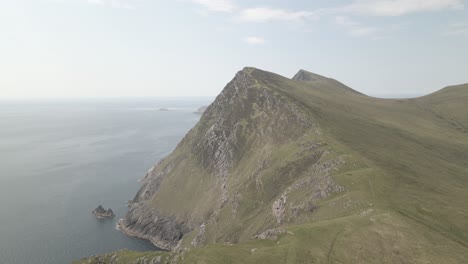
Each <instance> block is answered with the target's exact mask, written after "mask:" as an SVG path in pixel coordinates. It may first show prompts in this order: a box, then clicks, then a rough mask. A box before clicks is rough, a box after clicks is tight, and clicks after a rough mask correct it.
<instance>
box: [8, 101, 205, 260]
mask: <svg viewBox="0 0 468 264" xmlns="http://www.w3.org/2000/svg"><path fill="white" fill-rule="evenodd" d="M209 102H210V99H209V98H191V99H188V98H185V99H145V100H88V101H73V102H72V101H67V102H0V212H1V213H0V214H1V217H0V263H2V264H17V263H18V264H23V263H47V264H62V263H70V262H71V261H72V260H77V259H79V258H82V257H86V256H89V255H93V254H99V253H106V252H110V251H115V250H118V249H122V248H128V249H132V250H140V251H145V250H154V249H155V248H154V247H153V246H152V245H151V244H150V243H148V242H146V241H143V240H139V239H136V238H131V237H127V236H125V235H123V234H122V233H121V232H120V231H118V230H116V229H115V224H116V222H117V221H118V219H120V218H121V217H122V216H123V215H124V214H125V213H126V211H127V206H126V202H127V201H128V200H130V199H132V198H133V196H134V195H135V193H136V192H137V190H138V188H139V183H138V179H140V178H142V177H143V175H144V174H145V172H146V171H147V170H148V169H149V168H150V167H151V166H152V165H153V164H154V163H156V162H157V161H158V160H160V159H161V158H163V157H164V156H165V155H167V154H169V153H170V152H171V151H172V150H173V149H174V148H175V146H176V144H177V143H178V142H179V141H180V139H181V138H182V137H183V136H184V135H185V134H186V133H187V131H188V130H189V129H190V128H192V127H193V126H194V125H195V123H196V122H197V121H198V120H199V118H200V116H199V115H197V114H194V113H193V111H194V110H195V109H197V108H198V107H199V106H202V105H207V104H208V103H209ZM159 108H168V109H169V110H170V111H159V110H158V109H159ZM99 204H102V205H103V206H104V207H105V208H109V207H110V208H112V210H113V211H114V212H115V214H116V217H115V218H114V219H112V220H107V221H97V220H96V219H95V217H94V216H93V215H92V214H91V211H92V210H93V209H94V208H95V207H97V206H98V205H99Z"/></svg>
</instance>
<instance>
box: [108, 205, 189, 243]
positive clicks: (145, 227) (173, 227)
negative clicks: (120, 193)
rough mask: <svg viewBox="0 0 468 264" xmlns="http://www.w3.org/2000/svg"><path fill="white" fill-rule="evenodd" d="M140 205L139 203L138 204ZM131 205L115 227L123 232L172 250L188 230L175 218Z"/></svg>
mask: <svg viewBox="0 0 468 264" xmlns="http://www.w3.org/2000/svg"><path fill="white" fill-rule="evenodd" d="M140 206H141V205H140ZM140 206H138V207H137V206H132V207H131V208H130V210H129V212H128V213H127V215H126V216H125V217H124V218H122V219H120V220H119V221H118V222H117V229H119V230H120V231H122V232H123V233H124V234H126V235H128V236H132V237H138V238H140V239H145V240H149V241H150V242H151V243H152V244H153V245H154V246H156V247H157V248H159V249H163V250H168V251H170V250H174V249H175V248H176V247H177V245H178V243H179V241H180V240H181V239H182V237H183V236H184V234H186V233H188V232H190V230H189V229H188V228H187V227H186V226H185V225H183V224H180V223H177V222H176V220H175V219H173V218H170V217H163V216H160V215H159V214H158V212H157V211H155V210H152V209H147V210H143V209H142V207H144V206H142V207H140Z"/></svg>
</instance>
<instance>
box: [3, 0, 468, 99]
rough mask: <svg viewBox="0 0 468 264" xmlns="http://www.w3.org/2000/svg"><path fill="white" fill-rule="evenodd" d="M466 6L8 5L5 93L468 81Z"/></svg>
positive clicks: (427, 1) (332, 1)
mask: <svg viewBox="0 0 468 264" xmlns="http://www.w3.org/2000/svg"><path fill="white" fill-rule="evenodd" d="M466 5H467V3H466V1H463V0H373V1H371V0H318V1H310V0H298V1H286V0H260V1H254V0H250V1H247V0H0V98H24V97H26V98H31V97H32V98H36V97H41V98H42V97H122V96H194V95H199V96H212V95H216V94H218V93H219V92H220V91H221V89H222V88H223V87H224V86H225V84H226V83H227V82H228V81H230V80H231V79H232V77H233V76H234V74H235V73H236V71H238V70H240V69H242V68H243V67H244V66H254V67H257V68H261V69H264V70H269V71H273V72H276V73H279V74H281V75H284V76H289V77H291V76H292V75H294V73H295V72H297V71H298V70H299V69H301V68H303V69H306V70H309V71H312V72H315V73H319V74H322V75H325V76H328V77H333V78H335V79H338V80H339V81H342V82H344V83H345V84H347V85H349V86H351V87H353V88H354V89H357V90H359V91H361V92H364V93H367V94H373V95H378V94H422V93H428V92H432V91H435V90H437V89H440V88H442V87H444V86H446V85H450V84H459V83H466V82H468V12H467V11H466V7H465V6H466Z"/></svg>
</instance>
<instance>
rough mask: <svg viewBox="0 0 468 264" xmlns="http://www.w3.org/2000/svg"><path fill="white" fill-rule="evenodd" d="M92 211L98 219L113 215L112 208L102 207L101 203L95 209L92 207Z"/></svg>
mask: <svg viewBox="0 0 468 264" xmlns="http://www.w3.org/2000/svg"><path fill="white" fill-rule="evenodd" d="M92 213H93V214H94V215H95V216H96V217H97V218H99V219H103V218H113V217H114V216H115V215H114V212H113V211H112V209H110V208H109V209H108V210H106V209H104V207H102V205H99V206H98V207H97V208H96V209H94V210H93V211H92Z"/></svg>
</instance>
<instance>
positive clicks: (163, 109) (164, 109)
mask: <svg viewBox="0 0 468 264" xmlns="http://www.w3.org/2000/svg"><path fill="white" fill-rule="evenodd" d="M159 111H169V109H167V108H159Z"/></svg>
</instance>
